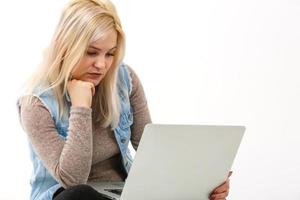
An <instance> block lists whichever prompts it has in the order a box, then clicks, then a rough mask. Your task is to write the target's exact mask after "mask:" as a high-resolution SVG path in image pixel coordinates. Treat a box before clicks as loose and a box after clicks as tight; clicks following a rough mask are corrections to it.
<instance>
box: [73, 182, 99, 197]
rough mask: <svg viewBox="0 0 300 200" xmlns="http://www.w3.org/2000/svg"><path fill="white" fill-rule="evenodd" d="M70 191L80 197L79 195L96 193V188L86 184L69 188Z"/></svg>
mask: <svg viewBox="0 0 300 200" xmlns="http://www.w3.org/2000/svg"><path fill="white" fill-rule="evenodd" d="M69 191H70V192H71V193H73V195H77V194H78V195H79V194H81V195H82V194H90V193H93V192H95V190H94V188H92V187H91V186H89V185H85V184H80V185H75V186H72V187H70V188H69Z"/></svg>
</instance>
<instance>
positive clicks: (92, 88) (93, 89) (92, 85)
mask: <svg viewBox="0 0 300 200" xmlns="http://www.w3.org/2000/svg"><path fill="white" fill-rule="evenodd" d="M89 85H90V88H91V90H92V94H93V96H94V94H95V92H96V89H95V86H94V84H93V83H89Z"/></svg>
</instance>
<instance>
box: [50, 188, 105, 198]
mask: <svg viewBox="0 0 300 200" xmlns="http://www.w3.org/2000/svg"><path fill="white" fill-rule="evenodd" d="M85 199H89V200H105V199H106V198H105V197H103V196H102V195H101V194H100V193H99V192H97V191H96V190H95V189H94V188H92V187H91V186H89V185H76V186H73V187H70V188H68V189H62V188H60V189H58V191H57V192H55V194H54V196H53V200H85Z"/></svg>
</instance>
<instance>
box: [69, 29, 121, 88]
mask: <svg viewBox="0 0 300 200" xmlns="http://www.w3.org/2000/svg"><path fill="white" fill-rule="evenodd" d="M116 46H117V32H116V31H115V30H112V31H109V32H107V33H106V34H104V36H103V37H102V38H101V39H99V40H97V41H95V42H93V43H91V44H90V45H89V46H88V48H87V51H86V53H85V55H84V57H83V59H82V60H81V61H80V62H79V63H78V64H77V65H76V66H75V68H74V70H73V71H72V78H73V79H77V80H82V81H87V82H91V83H93V84H94V86H97V85H99V83H100V82H101V80H102V79H103V78H104V77H105V75H106V73H107V72H108V70H109V69H110V67H111V65H112V63H113V60H114V53H115V50H116Z"/></svg>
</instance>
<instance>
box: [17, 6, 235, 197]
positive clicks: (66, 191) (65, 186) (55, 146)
mask: <svg viewBox="0 0 300 200" xmlns="http://www.w3.org/2000/svg"><path fill="white" fill-rule="evenodd" d="M124 48H125V39H124V33H123V31H122V27H121V24H120V20H119V18H118V16H117V13H116V10H115V8H114V6H113V4H112V3H111V2H109V1H108V0H73V1H71V2H70V3H69V4H68V5H67V6H66V7H65V9H64V11H63V13H62V16H61V19H60V22H59V24H58V26H57V29H56V32H55V34H54V37H53V39H52V41H51V43H50V46H49V48H48V49H47V51H46V52H45V56H44V59H43V62H42V64H41V66H40V68H39V70H38V71H37V72H36V74H34V76H33V78H32V79H31V81H30V84H29V86H28V88H27V89H28V90H27V95H24V96H23V97H21V98H20V99H19V101H18V105H19V113H20V121H21V124H22V127H23V129H24V130H25V132H26V133H27V135H28V139H29V143H30V145H29V147H30V152H31V160H32V163H33V173H32V177H31V186H32V190H31V199H36V200H50V199H55V200H59V199H73V200H74V199H90V200H93V199H103V197H101V195H100V194H99V193H98V192H97V191H96V190H94V189H93V188H91V187H90V186H87V185H86V183H87V182H88V181H124V180H125V179H126V176H127V174H128V172H129V169H130V166H131V163H132V158H131V156H130V151H129V149H128V143H129V142H131V143H132V145H133V147H134V148H135V149H137V147H138V144H139V141H140V138H141V135H142V132H143V129H144V126H145V125H146V124H147V123H151V118H150V115H149V111H148V107H147V101H146V97H145V94H144V91H143V87H142V85H141V83H140V81H139V79H138V77H137V75H136V74H135V72H134V71H133V70H132V69H131V68H130V67H129V66H127V65H125V64H124V63H123V62H122V59H123V55H124ZM228 190H229V183H228V180H227V181H226V182H225V183H224V184H223V185H221V186H219V187H218V188H216V190H214V191H213V192H212V195H211V199H225V197H226V196H227V195H228Z"/></svg>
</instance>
